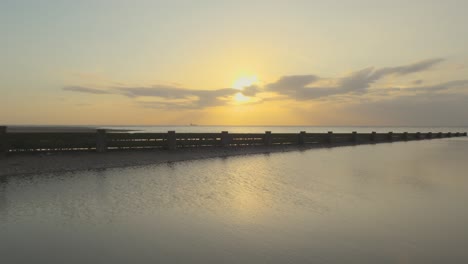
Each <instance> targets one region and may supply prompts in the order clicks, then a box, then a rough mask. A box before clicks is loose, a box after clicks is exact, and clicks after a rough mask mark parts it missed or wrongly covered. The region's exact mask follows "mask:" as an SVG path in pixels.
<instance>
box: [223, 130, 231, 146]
mask: <svg viewBox="0 0 468 264" xmlns="http://www.w3.org/2000/svg"><path fill="white" fill-rule="evenodd" d="M221 146H222V147H227V146H229V132H228V131H221Z"/></svg>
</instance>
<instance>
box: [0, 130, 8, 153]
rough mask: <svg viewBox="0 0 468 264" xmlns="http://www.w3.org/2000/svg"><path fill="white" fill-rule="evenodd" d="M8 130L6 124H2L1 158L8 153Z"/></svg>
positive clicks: (0, 139)
mask: <svg viewBox="0 0 468 264" xmlns="http://www.w3.org/2000/svg"><path fill="white" fill-rule="evenodd" d="M6 130H7V127H6V126H0V158H4V157H6V154H7V153H8V142H7V134H6Z"/></svg>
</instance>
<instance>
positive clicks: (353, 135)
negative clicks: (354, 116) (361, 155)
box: [351, 131, 358, 144]
mask: <svg viewBox="0 0 468 264" xmlns="http://www.w3.org/2000/svg"><path fill="white" fill-rule="evenodd" d="M351 141H352V142H353V143H354V144H357V143H358V136H357V132H356V131H353V134H352V137H351Z"/></svg>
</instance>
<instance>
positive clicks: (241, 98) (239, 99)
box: [234, 93, 250, 103]
mask: <svg viewBox="0 0 468 264" xmlns="http://www.w3.org/2000/svg"><path fill="white" fill-rule="evenodd" d="M234 100H236V102H238V103H244V102H247V101H249V100H250V98H249V97H248V96H245V95H243V94H242V93H236V95H234Z"/></svg>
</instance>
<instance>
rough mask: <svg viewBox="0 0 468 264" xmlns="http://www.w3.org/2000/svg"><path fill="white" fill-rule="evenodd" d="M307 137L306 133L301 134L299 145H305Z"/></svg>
mask: <svg viewBox="0 0 468 264" xmlns="http://www.w3.org/2000/svg"><path fill="white" fill-rule="evenodd" d="M305 137H306V132H305V131H301V132H300V133H299V138H298V144H299V145H304V144H305Z"/></svg>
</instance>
